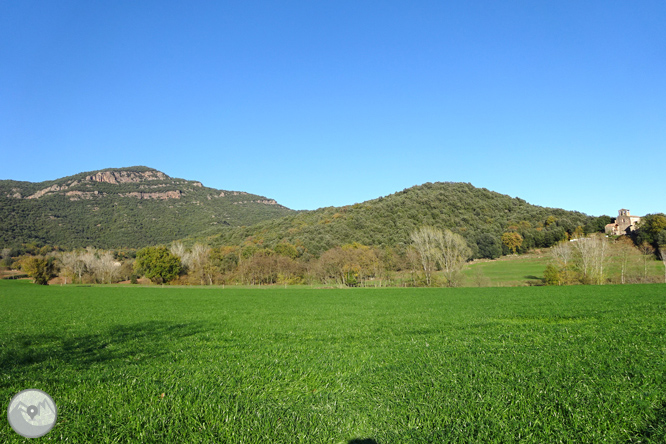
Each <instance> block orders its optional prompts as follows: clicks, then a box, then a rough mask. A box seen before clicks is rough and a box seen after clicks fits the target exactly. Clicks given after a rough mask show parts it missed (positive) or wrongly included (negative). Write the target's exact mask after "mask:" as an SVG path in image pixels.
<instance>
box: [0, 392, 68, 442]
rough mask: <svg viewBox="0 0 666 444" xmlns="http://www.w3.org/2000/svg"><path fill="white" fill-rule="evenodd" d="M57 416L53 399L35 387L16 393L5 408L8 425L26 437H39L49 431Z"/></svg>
mask: <svg viewBox="0 0 666 444" xmlns="http://www.w3.org/2000/svg"><path fill="white" fill-rule="evenodd" d="M57 417H58V411H57V409H56V405H55V402H53V399H52V398H51V397H50V396H49V395H48V394H47V393H45V392H43V391H41V390H37V389H28V390H23V391H21V392H19V393H17V394H16V395H15V396H14V397H13V398H12V401H11V402H10V403H9V408H8V409H7V419H9V425H10V426H12V429H14V431H15V432H16V433H18V434H19V435H21V436H24V437H26V438H39V437H40V436H44V435H46V434H47V433H49V432H50V431H51V429H52V428H53V426H54V425H55V423H56V418H57Z"/></svg>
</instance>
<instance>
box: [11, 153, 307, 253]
mask: <svg viewBox="0 0 666 444" xmlns="http://www.w3.org/2000/svg"><path fill="white" fill-rule="evenodd" d="M292 213H294V211H293V210H290V209H288V208H286V207H283V206H282V205H279V204H277V202H275V201H274V200H271V199H267V198H266V197H263V196H257V195H254V194H248V193H245V192H238V191H223V190H217V189H214V188H208V187H204V186H203V185H202V184H201V183H200V182H195V181H189V180H184V179H176V178H172V177H169V176H167V175H166V174H164V173H162V172H160V171H157V170H154V169H152V168H147V167H142V166H138V167H129V168H112V169H106V170H100V171H92V172H87V173H80V174H77V175H74V176H69V177H64V178H61V179H56V180H52V181H46V182H39V183H32V182H18V181H14V180H1V181H0V246H4V247H9V246H17V245H20V244H22V243H36V244H49V245H58V246H60V247H63V248H73V247H85V246H88V245H92V246H95V247H99V248H118V247H136V248H139V247H145V246H146V245H155V244H160V243H169V242H171V241H173V240H175V239H180V238H185V237H188V236H192V235H196V234H199V233H201V232H204V231H206V230H207V229H209V228H211V227H230V226H241V225H251V224H254V223H257V222H260V221H263V220H267V219H274V218H279V217H282V216H285V215H288V214H292Z"/></svg>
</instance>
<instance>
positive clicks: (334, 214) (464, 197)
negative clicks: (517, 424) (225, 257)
mask: <svg viewBox="0 0 666 444" xmlns="http://www.w3.org/2000/svg"><path fill="white" fill-rule="evenodd" d="M608 221H610V218H608V217H601V218H594V217H590V216H586V215H585V214H583V213H579V212H574V211H565V210H561V209H555V208H545V207H540V206H536V205H531V204H529V203H527V202H525V201H524V200H522V199H519V198H512V197H510V196H507V195H503V194H499V193H496V192H492V191H489V190H487V189H485V188H476V187H474V186H472V185H471V184H468V183H451V182H446V183H442V182H437V183H426V184H424V185H420V186H414V187H412V188H409V189H406V190H403V191H400V192H397V193H395V194H391V195H389V196H386V197H380V198H378V199H374V200H370V201H367V202H364V203H360V204H355V205H350V206H344V207H328V208H321V209H318V210H315V211H305V212H300V213H296V214H292V215H289V216H286V217H284V218H281V219H273V220H268V221H264V222H260V223H258V224H256V225H253V226H249V227H239V228H233V229H226V230H219V229H217V228H214V229H212V230H211V234H212V235H211V236H209V237H208V238H206V239H205V240H204V241H205V242H207V243H209V244H212V245H241V244H252V243H253V244H257V245H262V246H266V247H273V246H275V245H276V244H278V243H281V242H287V243H290V244H293V245H295V246H297V247H298V248H299V249H300V250H301V251H302V252H307V253H309V254H311V255H314V256H318V255H320V254H321V253H322V252H324V251H326V250H328V249H330V248H332V247H335V246H340V245H343V244H349V243H353V242H358V243H361V244H364V245H373V246H384V247H393V248H396V249H398V250H404V249H405V248H406V246H407V245H408V244H409V243H410V238H409V236H410V233H411V232H412V231H413V230H414V229H415V228H417V227H419V226H421V225H432V226H434V227H438V228H441V229H444V228H447V229H450V230H452V231H453V232H455V233H459V234H461V235H462V236H463V237H464V238H465V239H466V240H467V242H468V243H469V245H470V247H471V248H472V250H473V252H474V255H475V257H497V256H498V255H499V254H500V253H502V251H503V253H504V254H507V253H508V249H507V247H506V246H505V245H503V244H502V242H501V238H502V235H503V234H504V233H506V232H516V233H519V234H520V235H521V237H522V238H523V239H524V240H523V242H522V244H521V246H520V247H519V251H524V250H526V249H529V248H533V247H546V246H550V245H552V244H554V243H556V242H557V241H559V240H561V239H565V238H566V236H567V233H569V234H572V233H573V232H574V231H575V230H576V228H577V227H579V226H580V227H582V229H583V230H584V231H586V232H591V231H598V230H600V229H601V230H603V225H602V224H604V223H608ZM200 239H201V238H200ZM202 240H203V239H202ZM498 249H499V251H498Z"/></svg>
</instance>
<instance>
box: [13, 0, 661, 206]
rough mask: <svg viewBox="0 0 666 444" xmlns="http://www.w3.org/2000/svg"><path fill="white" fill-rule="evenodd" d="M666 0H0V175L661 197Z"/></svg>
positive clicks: (333, 189)
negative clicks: (133, 170) (116, 171)
mask: <svg viewBox="0 0 666 444" xmlns="http://www.w3.org/2000/svg"><path fill="white" fill-rule="evenodd" d="M664 23H666V3H664V2H663V1H641V2H620V1H600V2H574V1H571V2H568V1H557V2H527V1H525V2H518V1H514V2H494V1H492V2H491V1H488V2H473V1H470V2H467V1H466V2H443V1H412V2H406V1H400V2H397V1H381V2H379V1H358V0H354V1H316V2H315V1H280V2H277V1H270V2H269V1H266V2H262V1H242V2H226V1H217V2H197V1H188V2H168V1H154V2H151V1H142V2H134V1H113V2H90V1H79V2H74V1H65V0H63V1H58V2H37V1H20V2H9V1H2V2H0V155H1V158H2V162H0V179H15V180H27V181H43V180H50V179H55V178H58V177H62V176H67V175H72V174H76V173H78V172H82V171H91V170H96V169H101V168H109V167H122V166H132V165H146V166H150V167H153V168H156V169H159V170H161V171H164V172H165V173H167V174H169V175H170V176H174V177H181V178H185V179H190V180H200V181H201V182H203V184H204V185H206V186H210V187H214V188H220V189H228V190H243V191H248V192H252V193H256V194H260V195H264V196H267V197H270V198H274V199H276V200H277V201H278V202H279V203H281V204H283V205H285V206H288V207H290V208H293V209H315V208H318V207H323V206H330V205H336V206H337V205H346V204H353V203H355V202H362V201H365V200H368V199H373V198H376V197H379V196H383V195H387V194H391V193H393V192H396V191H400V190H402V189H404V188H408V187H410V186H413V185H419V184H422V183H425V182H436V181H455V182H470V183H472V184H473V185H475V186H477V187H484V188H488V189H490V190H493V191H497V192H500V193H503V194H509V195H511V196H517V197H521V198H523V199H525V200H527V201H528V202H530V203H533V204H536V205H543V206H550V207H558V208H565V209H569V210H578V211H582V212H585V213H587V214H591V215H601V214H609V215H616V214H617V210H618V209H619V208H629V209H630V210H631V212H632V214H638V215H642V214H647V213H654V212H666V198H665V193H664V190H665V189H666V187H665V183H666V181H665V180H664V178H665V177H666V175H665V172H664V170H665V168H664V167H665V166H666V26H664Z"/></svg>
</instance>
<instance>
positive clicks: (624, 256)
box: [612, 236, 638, 284]
mask: <svg viewBox="0 0 666 444" xmlns="http://www.w3.org/2000/svg"><path fill="white" fill-rule="evenodd" d="M612 250H613V257H614V258H615V261H616V262H617V263H618V264H619V266H620V283H622V284H625V283H626V282H627V272H628V268H629V263H630V261H631V259H632V257H633V256H635V255H636V254H638V251H637V250H636V248H635V247H634V245H633V242H632V241H631V239H629V238H628V237H627V236H621V237H620V238H619V239H618V240H617V241H616V242H615V243H614V244H613V248H612Z"/></svg>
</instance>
